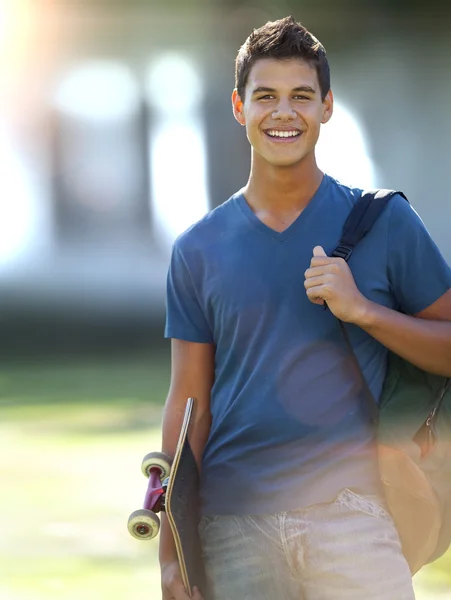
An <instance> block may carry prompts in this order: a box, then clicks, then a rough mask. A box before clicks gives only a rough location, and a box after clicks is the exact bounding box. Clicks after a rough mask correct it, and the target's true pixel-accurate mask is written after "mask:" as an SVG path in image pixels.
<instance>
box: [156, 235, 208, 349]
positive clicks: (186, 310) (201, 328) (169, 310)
mask: <svg viewBox="0 0 451 600" xmlns="http://www.w3.org/2000/svg"><path fill="white" fill-rule="evenodd" d="M164 335H165V337H167V338H175V339H179V340H185V341H187V342H199V343H212V342H213V336H212V333H211V329H210V327H209V325H208V323H207V320H206V318H205V315H204V312H203V310H202V307H201V304H200V301H199V296H198V292H197V290H196V287H195V283H194V281H193V278H192V275H191V273H190V271H189V268H188V265H187V264H186V261H185V259H184V257H183V255H182V253H181V252H180V250H179V249H178V247H177V245H174V248H173V250H172V257H171V263H170V265H169V271H168V276H167V284H166V327H165V332H164Z"/></svg>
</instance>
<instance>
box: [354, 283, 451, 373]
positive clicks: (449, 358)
mask: <svg viewBox="0 0 451 600" xmlns="http://www.w3.org/2000/svg"><path fill="white" fill-rule="evenodd" d="M355 324H356V325H358V326H359V327H361V328H362V329H364V330H365V331H367V332H368V333H369V334H370V335H371V336H373V337H374V338H375V339H376V340H378V341H379V342H381V343H382V344H384V346H386V347H387V348H389V349H390V350H392V351H393V352H395V353H396V354H399V356H402V358H405V359H406V360H408V361H409V362H411V363H413V364H414V365H416V366H417V367H420V368H421V369H424V370H425V371H428V372H429V373H435V374H436V375H443V376H444V377H451V290H448V292H446V293H445V294H443V296H441V297H440V298H439V299H438V300H437V301H436V302H434V303H433V304H432V305H431V306H429V307H428V308H426V309H425V310H423V311H421V312H420V313H417V314H416V315H415V316H413V317H412V316H408V315H404V314H402V313H399V312H396V311H394V310H391V309H390V308H386V307H385V306H380V305H378V304H375V303H374V302H370V301H368V300H367V304H366V309H365V310H364V311H363V313H362V315H361V316H360V317H359V318H358V319H357V320H356V321H355Z"/></svg>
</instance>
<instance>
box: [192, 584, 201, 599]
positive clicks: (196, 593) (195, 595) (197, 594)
mask: <svg viewBox="0 0 451 600" xmlns="http://www.w3.org/2000/svg"><path fill="white" fill-rule="evenodd" d="M192 600H202V596H201V595H200V592H199V588H197V587H193V597H192Z"/></svg>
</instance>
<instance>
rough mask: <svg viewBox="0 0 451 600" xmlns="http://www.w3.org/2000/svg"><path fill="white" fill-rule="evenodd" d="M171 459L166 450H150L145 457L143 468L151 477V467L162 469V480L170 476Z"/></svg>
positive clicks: (147, 475) (146, 474)
mask: <svg viewBox="0 0 451 600" xmlns="http://www.w3.org/2000/svg"><path fill="white" fill-rule="evenodd" d="M171 463H172V461H171V459H170V458H169V456H168V455H167V454H165V453H164V452H150V453H149V454H146V456H145V457H144V458H143V461H142V464H141V470H142V472H143V473H144V475H145V476H146V477H150V469H152V468H154V467H156V468H157V469H160V481H163V480H164V479H166V477H169V473H170V471H171Z"/></svg>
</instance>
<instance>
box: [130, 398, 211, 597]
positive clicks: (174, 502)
mask: <svg viewBox="0 0 451 600" xmlns="http://www.w3.org/2000/svg"><path fill="white" fill-rule="evenodd" d="M193 406H194V398H188V401H187V403H186V409H185V416H184V419H183V423H182V429H181V431H180V437H179V440H178V443H177V449H176V452H175V456H174V459H173V460H172V461H171V459H170V458H169V457H168V456H167V455H166V454H164V453H163V452H151V453H150V454H147V455H146V456H145V457H144V458H143V461H142V465H141V469H142V472H143V473H144V475H145V476H146V477H148V478H149V483H148V486H147V492H146V496H145V499H144V507H143V508H142V509H140V510H136V511H135V512H133V513H132V514H131V515H130V517H129V519H128V530H129V532H130V533H131V535H132V536H133V537H135V538H136V539H139V540H150V539H152V538H154V537H155V536H156V535H157V534H158V532H159V530H160V519H159V518H158V516H157V514H156V513H158V512H160V511H164V512H166V515H167V518H168V521H169V525H170V527H171V531H172V535H173V536H174V541H175V546H176V549H177V557H178V560H179V565H180V571H181V574H182V580H183V584H184V586H185V589H186V592H187V594H188V596H190V598H191V597H192V589H193V587H194V586H197V587H198V588H199V590H200V592H201V593H202V591H203V589H204V571H203V566H202V559H201V546H200V539H199V533H198V524H199V500H198V490H199V471H198V468H197V464H196V460H195V458H194V454H193V451H192V449H191V446H190V444H189V441H188V431H189V426H190V422H191V416H192V413H193ZM171 462H172V464H171Z"/></svg>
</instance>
